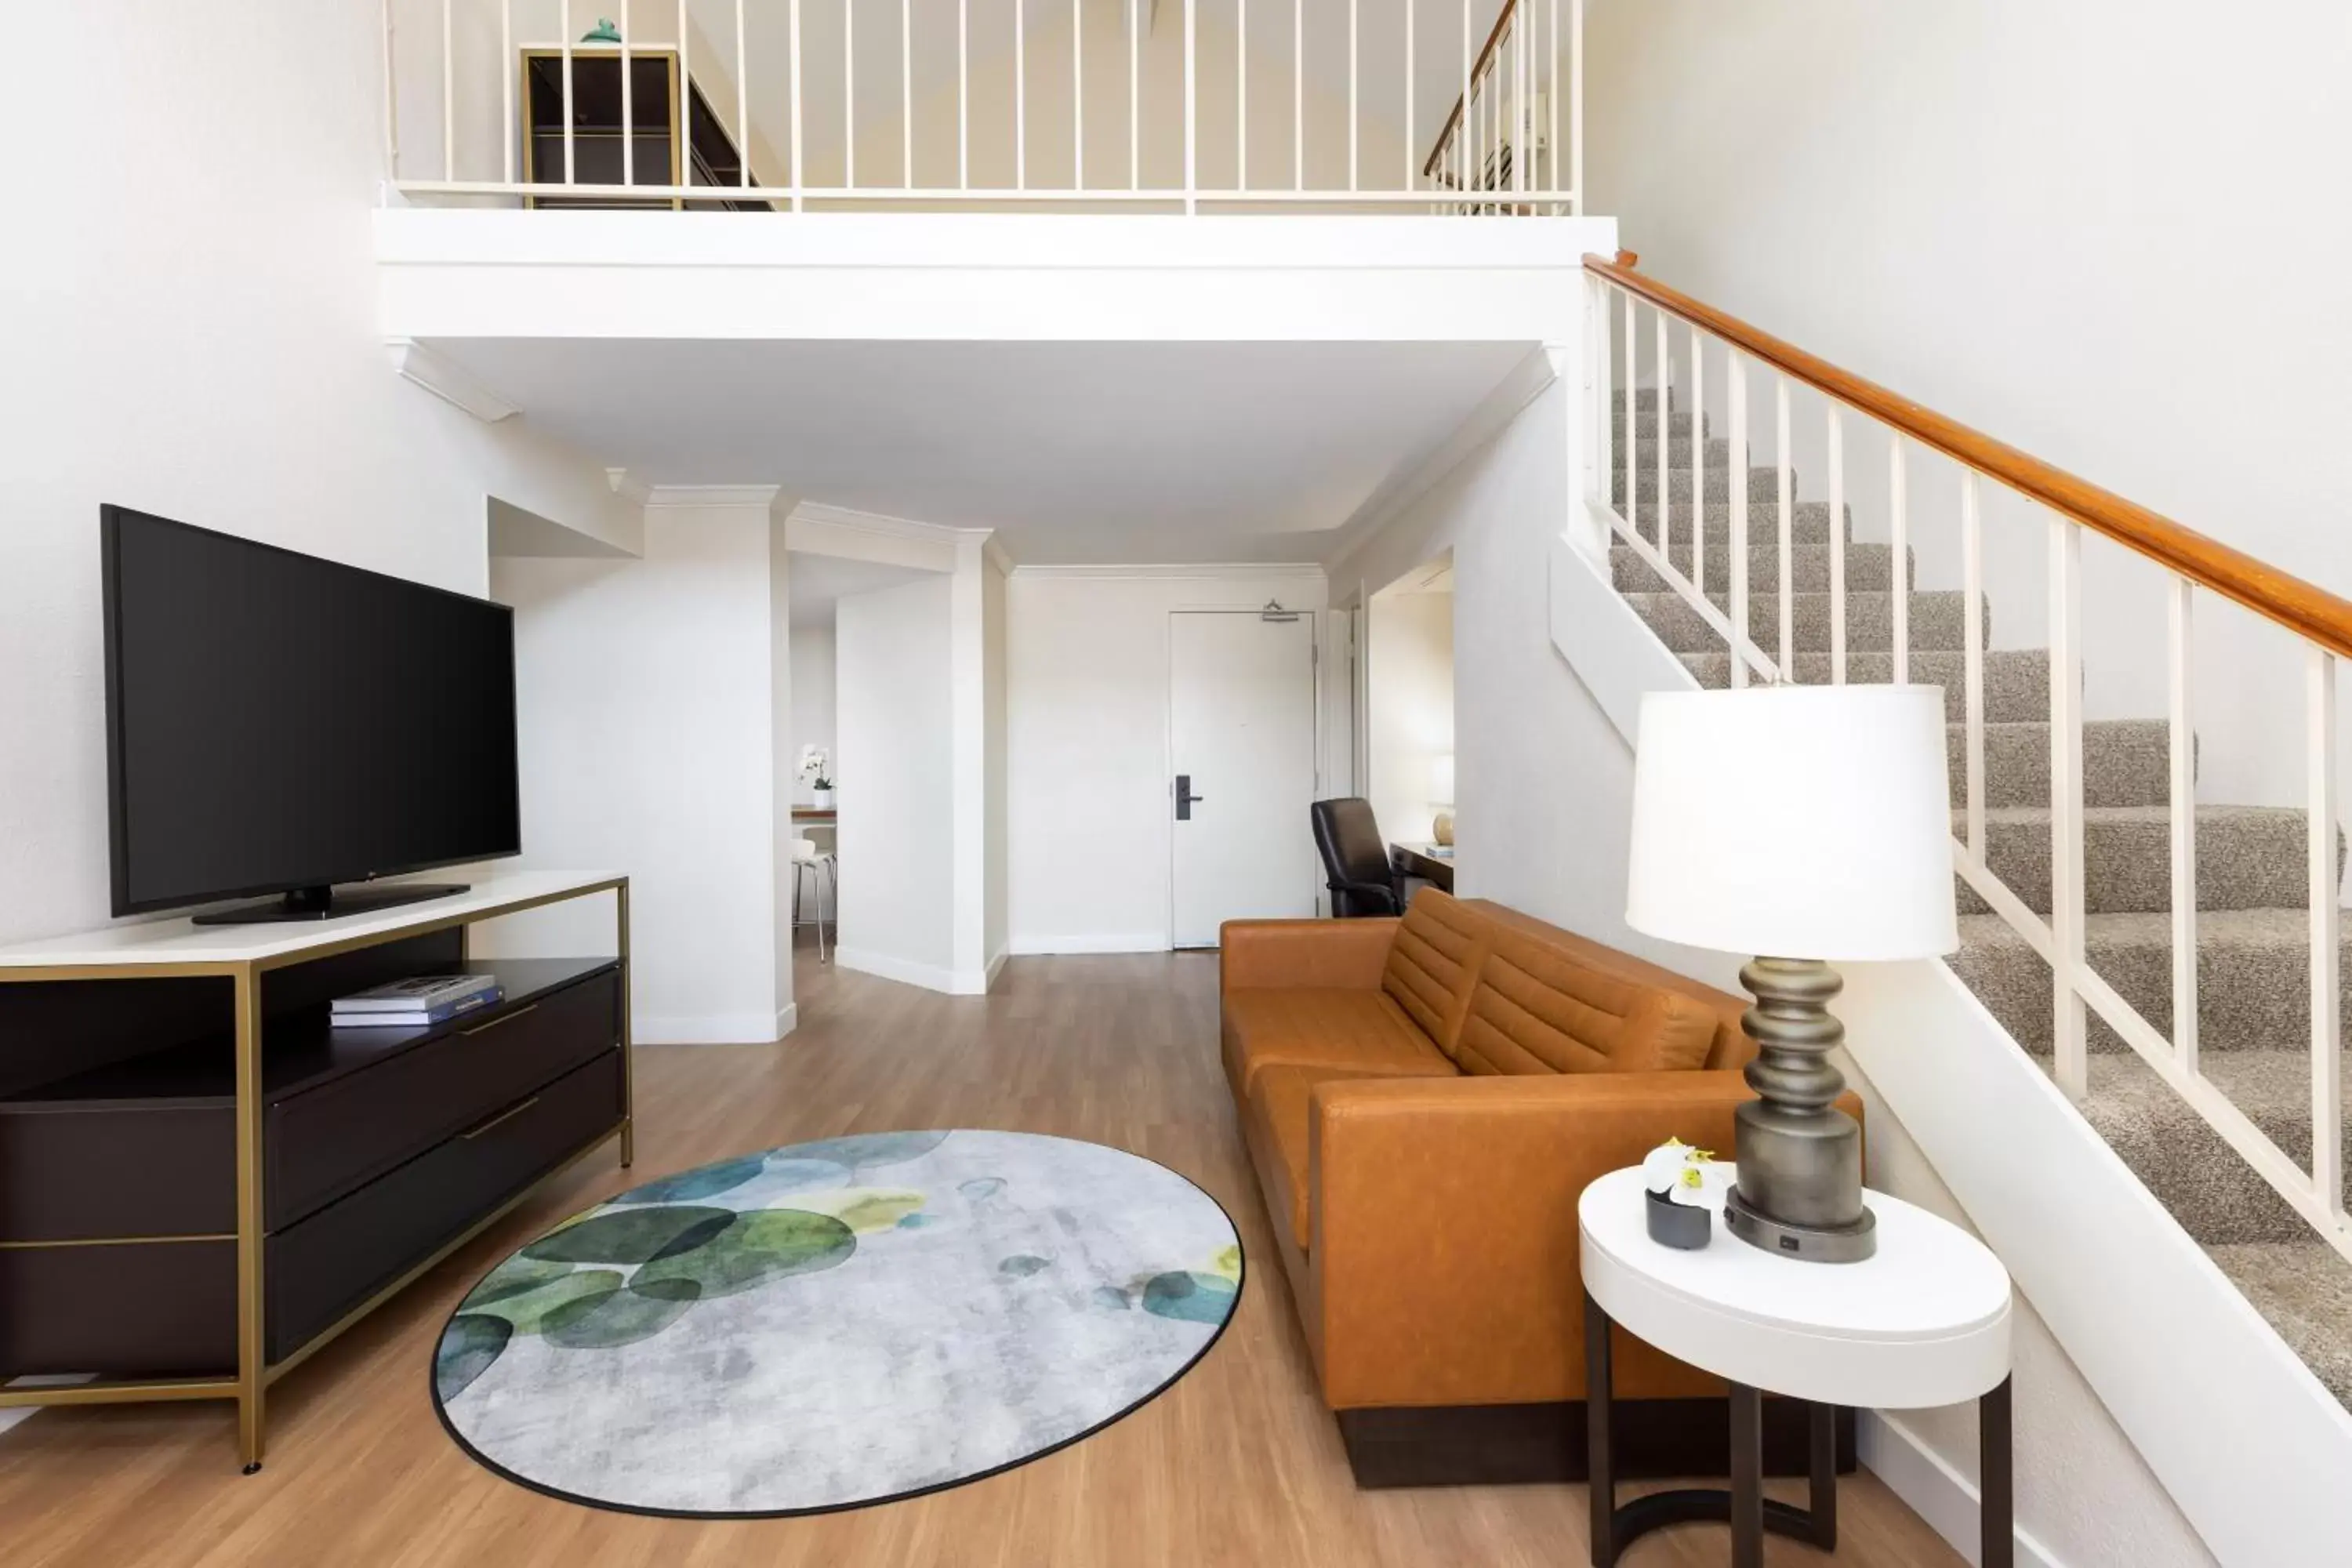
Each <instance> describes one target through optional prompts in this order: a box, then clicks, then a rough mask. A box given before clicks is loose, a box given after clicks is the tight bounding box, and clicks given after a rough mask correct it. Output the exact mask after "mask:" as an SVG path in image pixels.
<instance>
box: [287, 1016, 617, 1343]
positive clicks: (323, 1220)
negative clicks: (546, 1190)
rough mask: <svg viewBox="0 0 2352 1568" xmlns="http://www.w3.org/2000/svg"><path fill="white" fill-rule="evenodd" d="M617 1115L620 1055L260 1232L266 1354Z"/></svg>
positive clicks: (304, 1333) (608, 1053)
mask: <svg viewBox="0 0 2352 1568" xmlns="http://www.w3.org/2000/svg"><path fill="white" fill-rule="evenodd" d="M620 1120H621V1053H620V1052H619V1050H618V1049H616V1048H614V1047H612V1046H610V1045H608V1046H607V1047H606V1048H605V1049H604V1051H603V1052H602V1053H601V1054H600V1055H598V1056H597V1058H595V1059H594V1060H593V1061H591V1062H589V1063H588V1064H587V1065H586V1066H584V1067H579V1068H573V1069H572V1071H571V1072H569V1073H566V1074H565V1075H563V1076H562V1078H560V1079H556V1080H555V1081H554V1082H552V1083H550V1084H547V1085H546V1086H545V1087H544V1088H541V1089H537V1090H536V1091H535V1092H532V1093H530V1094H528V1095H526V1096H524V1097H523V1098H522V1099H520V1100H517V1101H516V1102H515V1103H513V1104H512V1105H509V1106H507V1107H505V1108H503V1109H501V1110H497V1111H495V1112H493V1113H492V1114H491V1115H489V1116H488V1117H487V1118H484V1119H482V1120H481V1121H479V1122H478V1124H477V1125H476V1126H474V1127H472V1128H469V1129H467V1130H466V1131H463V1132H460V1133H459V1134H458V1135H457V1136H456V1137H454V1138H451V1139H449V1140H448V1141H447V1142H445V1143H442V1144H441V1145H439V1146H438V1147H436V1148H435V1149H432V1150H431V1151H429V1152H426V1153H424V1154H421V1155H419V1156H418V1157H417V1158H415V1159H414V1160H411V1161H410V1162H409V1163H406V1164H404V1165H403V1166H401V1167H400V1168H399V1169H397V1170H395V1171H393V1172H391V1173H388V1174H386V1175H384V1176H383V1177H381V1178H379V1179H378V1180H376V1181H373V1182H371V1183H369V1184H367V1185H366V1186H363V1187H362V1188H361V1189H360V1190H359V1191H357V1192H355V1193H352V1194H351V1195H350V1196H348V1197H345V1198H343V1199H342V1200H341V1201H340V1202H338V1203H335V1204H333V1205H330V1206H328V1207H327V1208H324V1209H321V1210H320V1211H319V1212H318V1213H317V1214H315V1215H310V1217H309V1218H308V1219H305V1220H303V1221H302V1222H301V1223H300V1224H299V1225H296V1226H291V1227H290V1228H289V1229H287V1230H286V1231H284V1232H282V1233H280V1234H278V1235H276V1236H273V1237H270V1239H269V1250H268V1298H269V1357H270V1359H271V1360H272V1361H277V1360H279V1359H282V1358H283V1357H285V1356H287V1355H289V1354H290V1353H291V1352H294V1351H295V1350H298V1349H299V1348H300V1347H301V1345H302V1343H303V1342H304V1341H306V1340H308V1339H310V1337H311V1336H312V1335H313V1334H316V1333H318V1332H319V1331H320V1330H322V1329H325V1328H328V1327H330V1326H331V1324H333V1322H334V1321H335V1320H336V1319H338V1318H340V1317H341V1316H342V1315H343V1314H344V1313H345V1312H348V1311H350V1310H352V1308H354V1307H356V1306H358V1305H359V1304H360V1303H361V1302H362V1301H363V1300H366V1299H367V1298H368V1296H369V1295H370V1294H372V1293H373V1292H374V1291H375V1290H378V1289H382V1288H383V1286H385V1285H387V1284H389V1283H390V1282H391V1281H392V1280H394V1279H397V1278H398V1277H399V1276H400V1274H401V1273H402V1272H403V1271H404V1270H405V1269H407V1268H411V1267H413V1266H414V1265H415V1263H416V1262H417V1261H418V1260H419V1259H421V1258H425V1256H427V1255H428V1254H430V1253H431V1252H432V1251H433V1249H434V1248H435V1247H439V1246H441V1245H442V1244H443V1243H444V1242H446V1241H447V1240H448V1239H449V1238H450V1237H454V1236H456V1235H457V1234H458V1233H459V1232H461V1231H463V1230H464V1229H465V1228H466V1227H467V1226H468V1225H470V1224H472V1223H473V1222H474V1221H475V1220H477V1219H478V1218H479V1217H480V1216H481V1215H483V1214H485V1213H487V1212H488V1211H489V1210H491V1209H493V1208H496V1207H497V1206H498V1205H499V1204H501V1203H503V1202H504V1201H506V1199H508V1198H509V1197H510V1196H512V1195H513V1194H515V1193H517V1192H519V1191H520V1190H521V1189H522V1188H524V1187H525V1186H528V1185H529V1184H530V1183H531V1182H533V1181H535V1180H537V1179H538V1178H539V1177H540V1176H541V1175H544V1174H545V1173H547V1172H549V1171H550V1170H552V1169H553V1168H554V1167H555V1166H556V1165H558V1164H560V1163H562V1161H563V1160H564V1159H565V1158H566V1157H567V1156H568V1155H570V1154H572V1152H575V1151H576V1150H578V1149H579V1148H581V1147H582V1146H583V1144H585V1143H587V1142H589V1141H590V1140H591V1139H593V1138H594V1137H595V1136H596V1135H597V1134H598V1133H600V1132H605V1131H610V1130H612V1129H613V1128H614V1127H615V1126H617V1125H618V1124H619V1122H620Z"/></svg>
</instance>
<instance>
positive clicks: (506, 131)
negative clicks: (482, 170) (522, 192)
mask: <svg viewBox="0 0 2352 1568" xmlns="http://www.w3.org/2000/svg"><path fill="white" fill-rule="evenodd" d="M621 37H623V38H624V39H626V38H627V37H628V35H627V34H626V33H624V34H622V35H621ZM514 58H515V47H514V0H499V146H500V148H501V149H502V150H503V151H502V153H501V155H500V158H499V171H500V175H501V177H502V178H503V179H504V180H505V182H506V183H507V184H509V185H511V184H514V183H515V140H516V127H515V68H514ZM621 75H622V79H623V81H624V82H625V81H626V80H627V79H628V68H627V67H625V66H624V67H623V68H622V69H621ZM624 107H625V106H624ZM626 118H627V117H626V115H624V116H623V121H624V123H625V122H626ZM621 145H622V146H623V148H626V147H627V146H628V139H627V138H626V137H625V136H624V137H623V138H622V141H621Z"/></svg>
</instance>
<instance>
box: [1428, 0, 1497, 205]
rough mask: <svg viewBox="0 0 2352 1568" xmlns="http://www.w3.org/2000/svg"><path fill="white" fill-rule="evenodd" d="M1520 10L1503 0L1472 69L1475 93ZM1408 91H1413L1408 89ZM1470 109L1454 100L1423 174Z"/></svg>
mask: <svg viewBox="0 0 2352 1568" xmlns="http://www.w3.org/2000/svg"><path fill="white" fill-rule="evenodd" d="M1518 9H1519V0H1503V8H1502V10H1501V11H1499V12H1497V13H1496V16H1495V27H1494V31H1492V32H1490V33H1488V34H1487V35H1486V47H1485V48H1482V49H1480V50H1479V51H1478V59H1477V62H1476V63H1475V64H1474V65H1473V66H1471V68H1470V87H1471V89H1472V90H1473V91H1475V90H1476V89H1477V86H1478V79H1479V78H1481V77H1483V76H1485V75H1486V62H1487V61H1488V60H1490V59H1492V58H1494V56H1495V50H1496V48H1497V47H1499V46H1500V45H1501V44H1502V41H1503V29H1504V28H1505V27H1507V26H1510V22H1511V18H1512V17H1513V16H1517V14H1518ZM1406 90H1407V91H1411V90H1412V89H1410V88H1407V89H1406ZM1468 107H1469V106H1468V105H1467V104H1466V103H1465V102H1464V101H1463V100H1461V99H1460V98H1457V99H1455V100H1454V112H1453V113H1451V114H1449V115H1447V116H1446V117H1445V123H1444V124H1443V125H1441V126H1439V127H1438V128H1437V140H1436V141H1434V142H1431V143H1430V144H1429V156H1428V157H1426V158H1424V159H1423V160H1422V163H1421V172H1422V173H1423V174H1429V173H1431V172H1432V171H1433V170H1434V169H1435V168H1436V167H1437V162H1438V159H1439V158H1440V157H1442V156H1443V155H1444V152H1445V139H1446V138H1447V137H1448V136H1451V135H1452V134H1454V127H1455V126H1456V125H1458V124H1460V123H1461V122H1462V113H1463V110H1465V109H1467V108H1468ZM1511 144H1512V145H1513V146H1514V147H1516V146H1517V145H1518V142H1517V138H1516V137H1514V138H1513V139H1512V143H1511ZM1463 188H1464V189H1465V190H1466V189H1468V188H1469V187H1468V185H1467V184H1465V185H1464V187H1463Z"/></svg>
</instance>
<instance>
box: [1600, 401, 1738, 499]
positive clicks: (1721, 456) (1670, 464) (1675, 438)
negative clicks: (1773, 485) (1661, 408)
mask: <svg viewBox="0 0 2352 1568" xmlns="http://www.w3.org/2000/svg"><path fill="white" fill-rule="evenodd" d="M1653 417H1654V416H1653ZM1617 435H1618V437H1619V439H1618V441H1617V443H1616V445H1615V446H1613V447H1611V448H1610V454H1609V460H1610V461H1611V462H1612V463H1614V464H1615V465H1616V466H1617V470H1618V471H1619V472H1620V473H1622V472H1623V471H1624V468H1625V443H1624V440H1623V437H1624V432H1623V431H1622V430H1620V431H1618V432H1617ZM1691 450H1692V444H1691V437H1690V432H1689V430H1687V429H1681V430H1677V431H1675V434H1673V435H1671V436H1669V437H1666V467H1667V468H1670V469H1671V468H1689V467H1690V466H1691ZM1730 463H1731V437H1728V436H1710V437H1707V439H1706V466H1707V467H1708V468H1727V467H1729V466H1730ZM1633 466H1634V467H1635V468H1653V469H1654V468H1656V467H1657V466H1658V433H1657V430H1656V429H1655V427H1653V428H1651V429H1648V430H1636V431H1635V432H1634V433H1633ZM1707 482H1708V483H1709V484H1713V483H1714V482H1715V481H1714V480H1713V479H1709V480H1708V481H1707Z"/></svg>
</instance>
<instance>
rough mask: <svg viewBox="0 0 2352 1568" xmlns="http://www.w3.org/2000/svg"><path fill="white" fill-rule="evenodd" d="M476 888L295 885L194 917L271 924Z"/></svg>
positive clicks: (209, 922)
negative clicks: (280, 894)
mask: <svg viewBox="0 0 2352 1568" xmlns="http://www.w3.org/2000/svg"><path fill="white" fill-rule="evenodd" d="M472 890H473V889H471V888H470V887H469V886H467V884H466V883H464V882H355V883H353V884H352V885H351V886H349V887H346V888H345V889H343V890H342V891H341V892H337V891H336V890H335V889H332V888H329V887H319V888H292V889H288V890H287V892H286V894H285V895H284V896H283V897H281V898H276V899H259V900H255V901H254V902H252V903H249V904H231V905H230V906H229V907H228V908H226V909H225V910H206V911H205V913H203V914H200V915H194V916H192V917H190V918H191V921H192V922H193V923H194V924H196V925H200V926H251V925H269V924H272V923H275V922H277V921H331V920H333V919H335V918H336V917H337V916H338V915H364V914H371V913H373V912H374V911H375V910H389V909H395V908H397V907H399V906H400V905H402V904H421V903H423V902H424V901H425V900H427V899H446V898H452V897H455V896H456V895H457V894H459V893H466V892H471V891H472Z"/></svg>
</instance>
